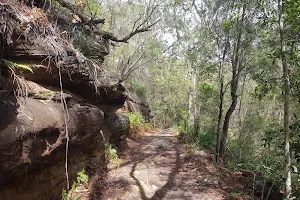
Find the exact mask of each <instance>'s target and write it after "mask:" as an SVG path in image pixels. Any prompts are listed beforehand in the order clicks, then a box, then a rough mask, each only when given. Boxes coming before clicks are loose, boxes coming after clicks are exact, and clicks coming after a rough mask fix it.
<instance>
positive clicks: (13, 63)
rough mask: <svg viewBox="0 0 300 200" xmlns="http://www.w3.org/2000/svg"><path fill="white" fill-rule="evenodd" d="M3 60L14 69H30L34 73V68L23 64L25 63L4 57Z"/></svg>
mask: <svg viewBox="0 0 300 200" xmlns="http://www.w3.org/2000/svg"><path fill="white" fill-rule="evenodd" d="M2 61H3V62H4V63H5V64H6V65H7V66H8V67H10V68H12V69H23V70H27V71H30V72H31V73H33V70H32V68H31V67H30V66H28V65H23V64H18V63H15V62H12V61H9V60H6V59H2Z"/></svg>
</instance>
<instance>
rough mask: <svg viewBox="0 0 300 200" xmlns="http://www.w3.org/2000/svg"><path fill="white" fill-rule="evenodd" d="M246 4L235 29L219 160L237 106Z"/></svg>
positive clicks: (224, 148)
mask: <svg viewBox="0 0 300 200" xmlns="http://www.w3.org/2000/svg"><path fill="white" fill-rule="evenodd" d="M246 5H247V4H246V3H245V4H244V5H243V13H242V16H241V20H240V21H239V22H238V23H239V27H237V28H238V29H239V30H238V35H237V38H236V39H237V40H236V45H235V50H234V55H233V62H232V79H231V83H230V90H231V105H230V107H229V109H228V110H227V113H226V115H225V119H224V123H223V131H222V136H221V140H220V151H219V155H220V157H221V158H224V156H225V151H226V141H227V137H228V129H229V122H230V118H231V115H232V113H233V112H234V110H235V108H236V105H237V99H238V98H237V89H238V83H239V74H240V70H241V66H240V48H241V40H242V33H243V24H244V20H245V15H246Z"/></svg>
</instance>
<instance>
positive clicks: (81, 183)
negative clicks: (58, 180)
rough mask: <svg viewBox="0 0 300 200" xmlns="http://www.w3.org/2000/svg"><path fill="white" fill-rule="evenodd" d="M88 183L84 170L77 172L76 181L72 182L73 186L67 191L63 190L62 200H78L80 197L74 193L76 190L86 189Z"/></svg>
mask: <svg viewBox="0 0 300 200" xmlns="http://www.w3.org/2000/svg"><path fill="white" fill-rule="evenodd" d="M88 181H89V177H88V175H86V174H85V170H84V169H83V170H82V171H79V172H77V181H76V182H75V181H74V182H73V185H72V187H71V189H70V190H69V191H67V190H65V189H63V191H62V200H78V199H80V195H79V194H78V193H76V189H78V188H87V184H88Z"/></svg>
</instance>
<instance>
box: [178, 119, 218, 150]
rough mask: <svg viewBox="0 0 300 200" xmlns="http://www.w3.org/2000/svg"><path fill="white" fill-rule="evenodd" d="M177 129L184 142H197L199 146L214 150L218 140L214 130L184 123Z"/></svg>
mask: <svg viewBox="0 0 300 200" xmlns="http://www.w3.org/2000/svg"><path fill="white" fill-rule="evenodd" d="M177 130H178V132H179V133H180V136H181V138H182V140H183V142H185V143H187V144H195V145H197V146H198V147H199V148H204V149H206V150H209V151H214V148H215V140H216V138H215V133H214V132H212V131H204V130H200V129H199V128H198V127H197V126H195V127H193V126H186V125H184V124H181V125H179V126H178V127H177Z"/></svg>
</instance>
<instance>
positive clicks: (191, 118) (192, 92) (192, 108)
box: [188, 69, 197, 128]
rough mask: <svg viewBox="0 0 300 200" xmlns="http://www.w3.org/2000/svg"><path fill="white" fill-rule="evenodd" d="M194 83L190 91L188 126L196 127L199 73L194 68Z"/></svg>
mask: <svg viewBox="0 0 300 200" xmlns="http://www.w3.org/2000/svg"><path fill="white" fill-rule="evenodd" d="M191 79H192V85H191V86H190V91H189V118H188V126H189V127H193V128H194V127H195V115H196V95H197V91H196V90H197V73H196V71H195V70H194V69H193V70H192V72H191Z"/></svg>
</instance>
